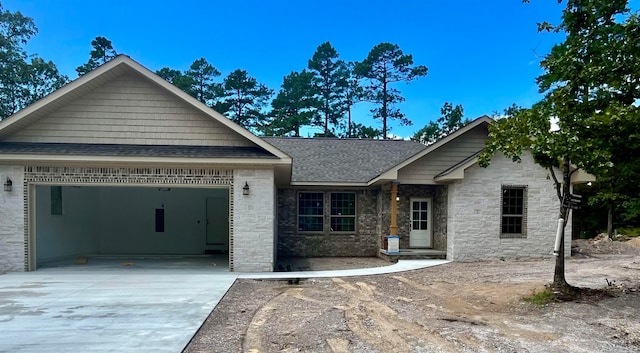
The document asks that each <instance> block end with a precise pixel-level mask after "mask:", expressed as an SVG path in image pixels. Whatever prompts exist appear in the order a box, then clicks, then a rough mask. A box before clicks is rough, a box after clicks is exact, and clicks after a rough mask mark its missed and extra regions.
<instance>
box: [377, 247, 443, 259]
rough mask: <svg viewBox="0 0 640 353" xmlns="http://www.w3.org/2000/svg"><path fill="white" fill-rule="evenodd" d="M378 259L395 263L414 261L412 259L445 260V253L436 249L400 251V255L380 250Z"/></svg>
mask: <svg viewBox="0 0 640 353" xmlns="http://www.w3.org/2000/svg"><path fill="white" fill-rule="evenodd" d="M378 257H380V258H382V259H384V260H387V261H391V262H397V261H398V260H414V259H446V258H447V252H446V251H444V250H436V249H400V253H399V254H398V253H390V252H389V251H387V250H386V249H380V252H379V253H378Z"/></svg>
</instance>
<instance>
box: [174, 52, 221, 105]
mask: <svg viewBox="0 0 640 353" xmlns="http://www.w3.org/2000/svg"><path fill="white" fill-rule="evenodd" d="M184 76H185V77H184V78H181V77H177V79H178V80H177V81H178V84H179V85H181V86H184V87H185V88H187V87H188V88H187V89H186V90H185V92H187V93H189V94H190V95H191V96H193V97H194V98H195V99H197V100H199V101H200V102H202V103H204V104H206V105H208V106H210V107H211V106H213V104H214V99H215V98H216V92H217V91H218V90H219V85H218V84H216V83H215V82H214V78H216V77H218V76H220V71H218V69H216V68H215V67H214V66H213V65H211V64H210V63H209V62H208V61H207V59H205V58H200V59H197V60H195V61H194V62H193V63H192V64H191V66H189V70H187V71H185V72H184ZM178 87H180V86H178ZM183 89H184V88H183Z"/></svg>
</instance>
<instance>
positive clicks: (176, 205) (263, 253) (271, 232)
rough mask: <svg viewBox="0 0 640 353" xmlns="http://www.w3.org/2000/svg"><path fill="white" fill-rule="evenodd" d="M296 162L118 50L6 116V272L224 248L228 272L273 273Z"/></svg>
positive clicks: (0, 224) (1, 263) (2, 166)
mask: <svg viewBox="0 0 640 353" xmlns="http://www.w3.org/2000/svg"><path fill="white" fill-rule="evenodd" d="M291 164H292V160H291V157H289V156H288V155H286V154H285V153H283V152H282V151H280V150H278V149H277V148H275V147H273V146H272V145H270V144H269V143H267V142H265V141H264V140H262V139H260V138H259V137H257V136H255V135H253V134H252V133H251V132H250V131H248V130H246V129H244V128H243V127H242V126H240V125H237V124H236V123H234V122H233V121H231V120H229V119H228V118H226V117H224V116H222V115H220V114H219V113H217V112H216V111H214V110H212V109H211V108H210V107H208V106H206V105H204V104H203V103H201V102H199V101H198V100H196V99H194V98H193V97H191V96H189V95H188V94H186V93H185V92H183V91H181V90H180V89H178V88H177V87H175V86H173V85H171V84H170V83H169V82H167V81H166V80H164V79H163V78H161V77H159V76H157V75H156V74H155V73H153V72H152V71H150V70H149V69H147V68H145V67H143V66H142V65H140V64H138V63H137V62H135V61H133V60H132V59H131V58H129V57H127V56H119V57H117V58H115V59H113V60H111V61H109V62H108V63H106V64H104V65H103V66H101V67H99V68H97V69H95V70H93V71H92V72H90V73H87V74H86V75H83V76H82V77H80V78H78V79H77V80H74V81H73V82H70V83H69V84H67V85H65V86H64V87H62V88H60V89H58V90H56V91H55V92H52V93H51V94H49V95H48V96H46V97H45V98H43V99H41V100H39V101H37V102H35V103H33V104H32V105H30V106H29V107H27V108H25V109H23V110H21V111H19V112H17V113H16V114H14V115H13V116H11V117H9V118H7V119H4V120H2V121H0V180H2V183H3V184H6V185H7V186H5V187H4V190H3V191H2V192H0V255H2V256H0V272H2V271H7V272H9V271H34V270H37V268H38V267H41V265H42V264H46V263H53V262H55V261H61V260H67V261H69V260H73V259H77V258H79V257H91V256H93V257H97V256H103V257H107V256H115V257H133V256H156V257H163V256H164V257H171V256H173V257H175V256H182V257H186V256H190V257H195V256H199V257H202V256H205V255H213V254H219V255H218V256H223V257H225V259H226V261H225V262H228V269H229V271H238V272H265V271H272V270H273V264H274V259H275V257H276V253H275V245H274V244H276V241H277V237H276V232H275V230H276V226H275V219H276V211H277V207H276V203H275V190H276V185H279V184H286V183H288V182H289V181H290V176H291ZM205 263H206V262H205Z"/></svg>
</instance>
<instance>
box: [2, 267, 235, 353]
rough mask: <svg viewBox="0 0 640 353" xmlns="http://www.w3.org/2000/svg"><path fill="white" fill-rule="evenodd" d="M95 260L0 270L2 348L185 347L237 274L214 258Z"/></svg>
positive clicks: (117, 349) (141, 349)
mask: <svg viewBox="0 0 640 353" xmlns="http://www.w3.org/2000/svg"><path fill="white" fill-rule="evenodd" d="M112 262H113V261H112ZM93 265H94V266H87V267H82V266H76V267H61V268H45V269H40V270H38V271H36V272H28V273H9V274H5V275H1V276H0V352H171V353H175V352H180V351H182V349H183V348H184V347H185V346H186V345H187V343H189V340H190V339H191V337H192V336H193V335H194V334H195V332H196V331H197V330H198V328H199V327H200V325H202V323H203V322H204V320H205V319H206V318H207V316H208V315H209V313H210V312H211V310H213V308H214V307H215V306H216V304H217V303H218V301H220V299H221V298H222V297H223V296H224V294H225V293H226V292H227V290H228V289H229V288H230V287H231V285H232V284H233V282H234V281H235V279H236V278H237V275H234V274H230V273H229V272H226V271H227V269H216V268H215V267H212V266H211V265H210V264H205V266H202V265H200V266H192V265H193V264H187V263H184V264H182V265H181V264H180V263H178V264H175V263H174V264H166V262H165V263H164V266H157V264H150V263H147V264H145V263H139V262H136V263H135V264H133V266H122V264H120V263H118V264H117V266H113V264H112V265H108V264H107V262H105V263H104V266H102V267H101V266H100V264H97V266H96V264H95V263H94V264H93ZM125 265H127V264H125ZM206 265H208V266H206Z"/></svg>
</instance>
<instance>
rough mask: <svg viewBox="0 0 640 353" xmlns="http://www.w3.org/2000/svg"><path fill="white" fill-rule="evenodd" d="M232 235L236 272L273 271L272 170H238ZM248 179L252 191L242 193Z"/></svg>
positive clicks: (273, 208)
mask: <svg viewBox="0 0 640 353" xmlns="http://www.w3.org/2000/svg"><path fill="white" fill-rule="evenodd" d="M234 179H235V180H236V181H237V182H236V183H235V185H234V187H233V188H234V192H233V195H234V196H233V199H234V207H235V210H234V215H233V218H232V220H233V226H232V230H233V238H232V242H231V244H230V245H229V247H230V248H231V249H233V263H234V271H238V272H270V271H273V267H274V263H275V261H274V260H275V259H274V240H273V237H274V234H273V230H274V211H275V205H274V204H273V203H274V200H275V198H274V192H275V191H274V187H273V185H274V174H273V170H272V169H264V170H261V169H257V170H237V169H236V170H235V171H234ZM245 182H246V183H247V184H248V185H249V188H250V194H249V195H243V192H242V188H243V187H244V185H245Z"/></svg>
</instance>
